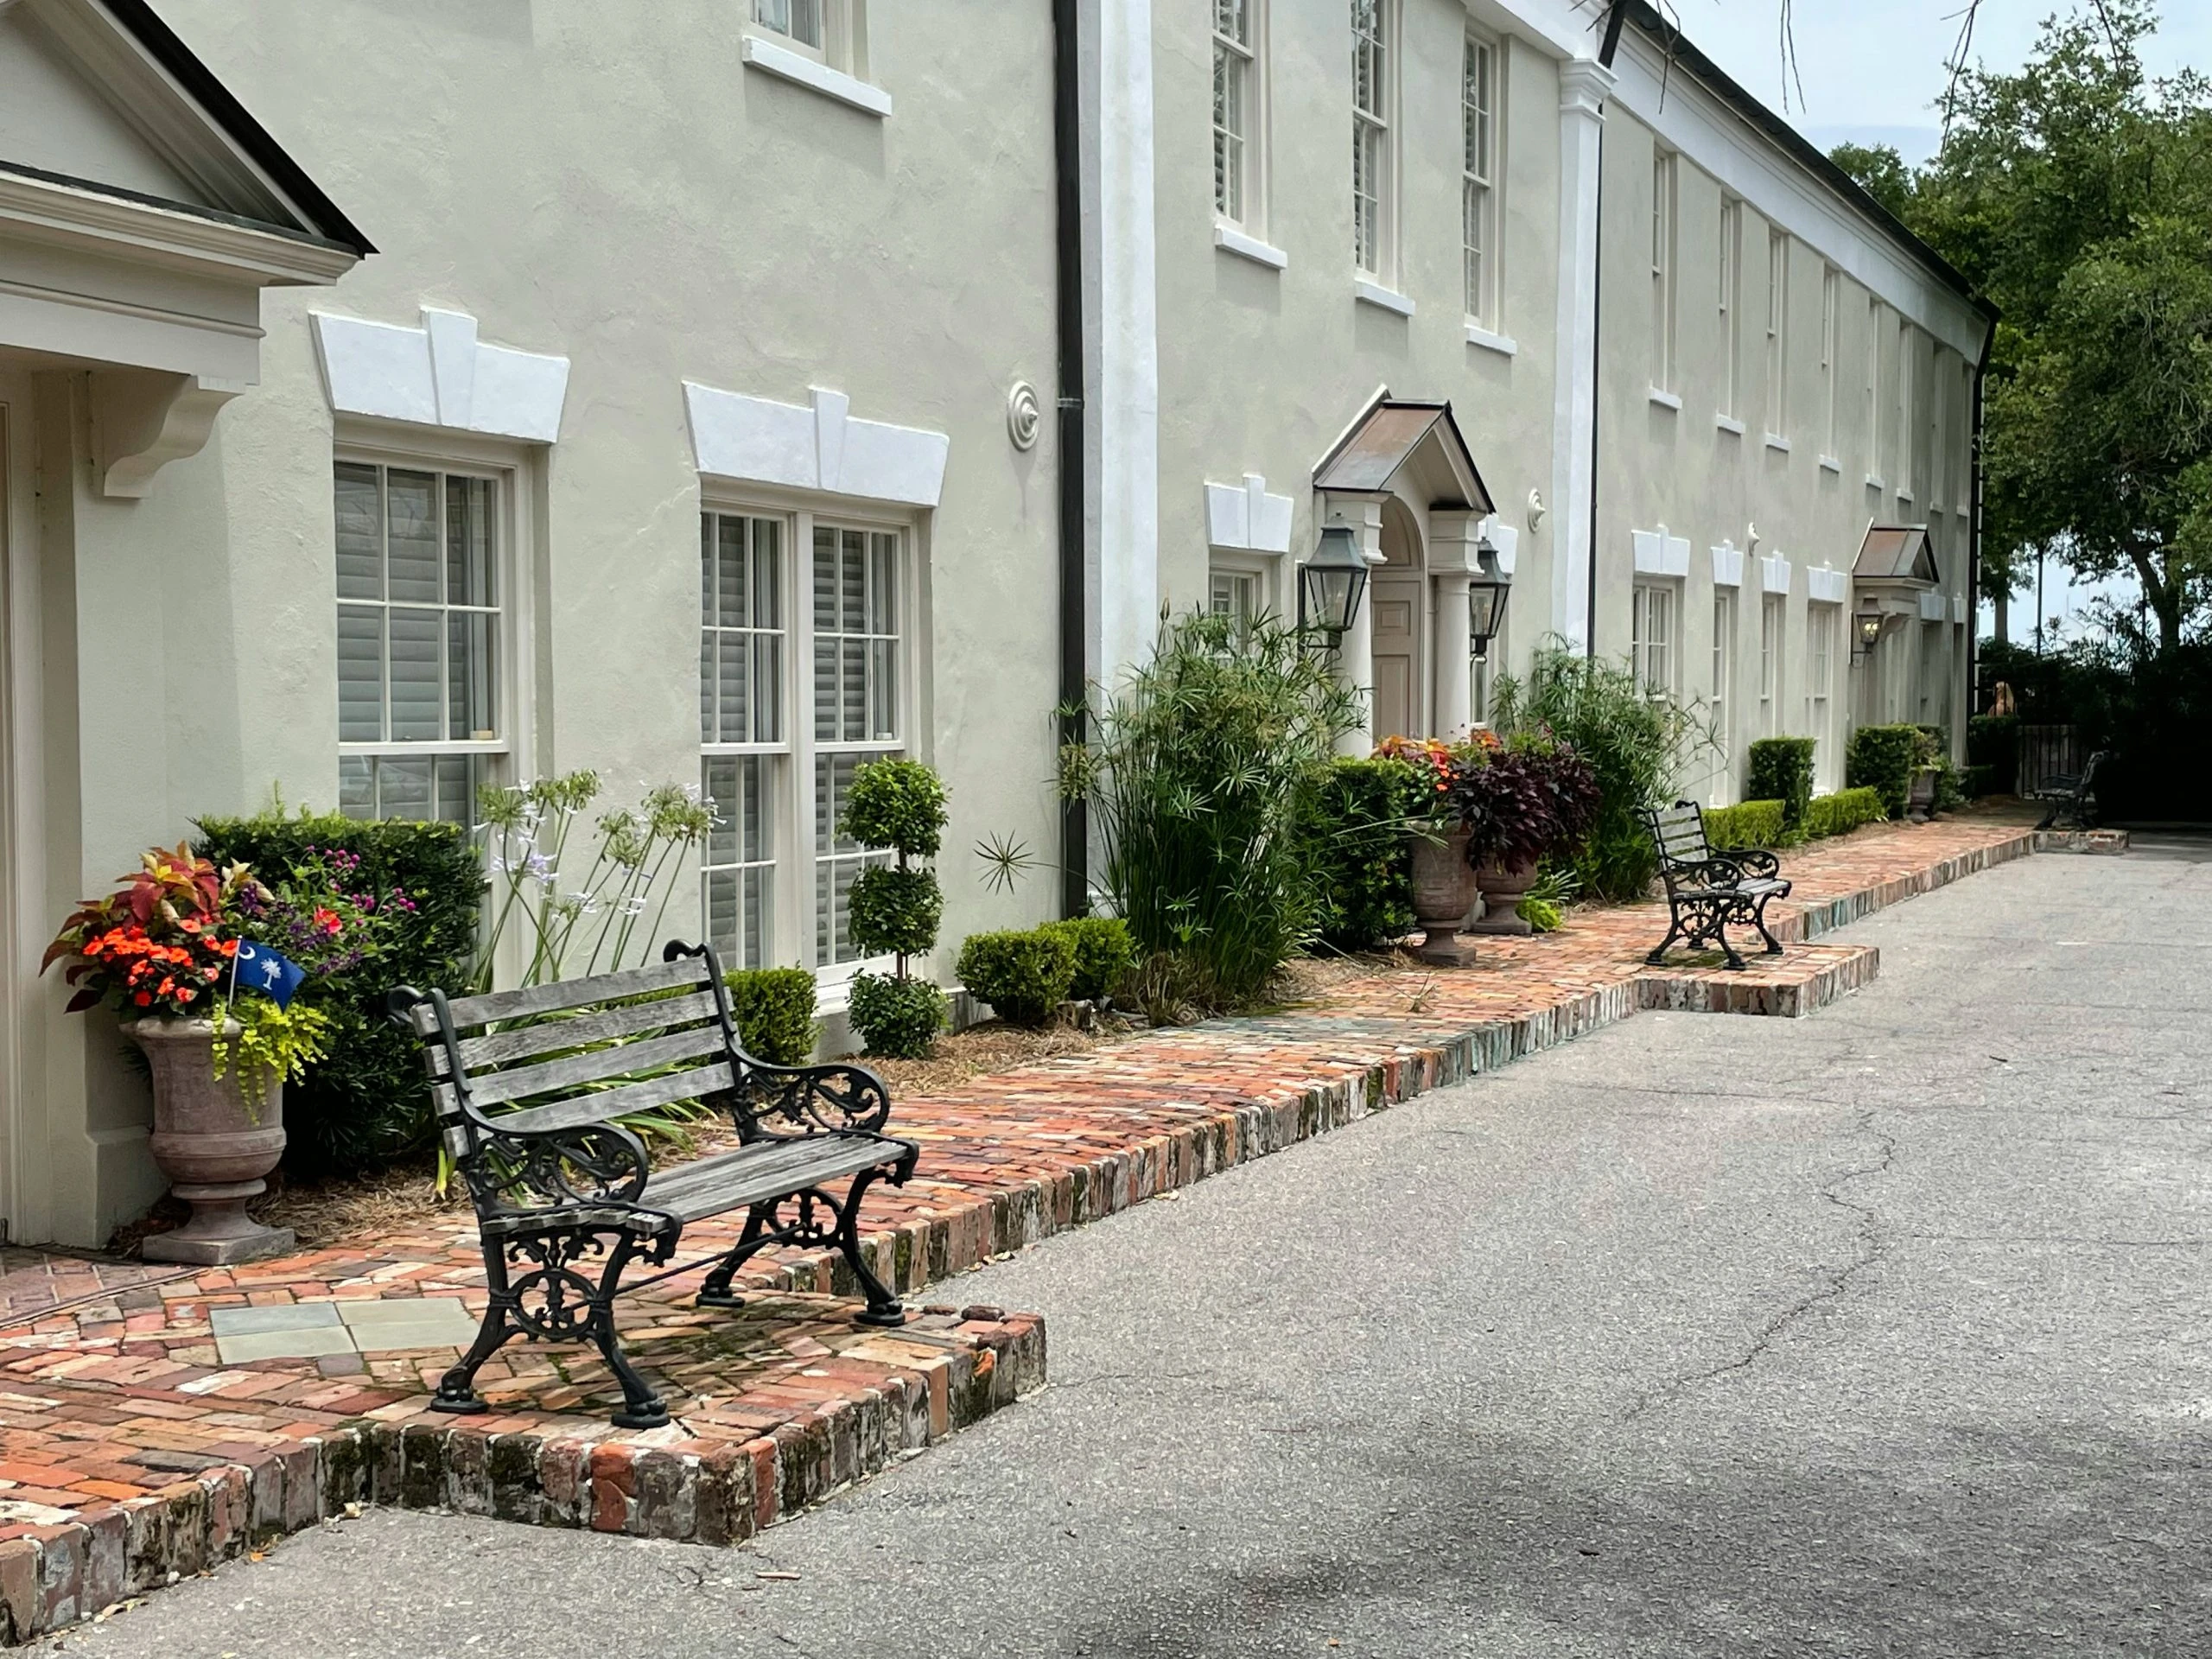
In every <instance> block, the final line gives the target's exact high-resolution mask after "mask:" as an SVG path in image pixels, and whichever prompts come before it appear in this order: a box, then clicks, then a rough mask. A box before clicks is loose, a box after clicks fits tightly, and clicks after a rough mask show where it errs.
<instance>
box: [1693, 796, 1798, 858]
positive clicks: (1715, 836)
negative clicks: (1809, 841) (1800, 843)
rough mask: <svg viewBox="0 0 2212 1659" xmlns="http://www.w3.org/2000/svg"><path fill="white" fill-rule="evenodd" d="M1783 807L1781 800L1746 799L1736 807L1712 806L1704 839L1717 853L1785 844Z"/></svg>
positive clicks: (1708, 811)
mask: <svg viewBox="0 0 2212 1659" xmlns="http://www.w3.org/2000/svg"><path fill="white" fill-rule="evenodd" d="M1705 839H1706V842H1707V845H1709V846H1710V847H1712V849H1713V851H1715V852H1718V853H1727V852H1741V851H1744V850H1745V849H1750V848H1754V847H1756V848H1769V847H1778V846H1780V845H1781V844H1782V841H1783V810H1782V803H1781V802H1780V801H1745V802H1742V803H1741V804H1738V805H1735V806H1710V807H1707V809H1706V811H1705Z"/></svg>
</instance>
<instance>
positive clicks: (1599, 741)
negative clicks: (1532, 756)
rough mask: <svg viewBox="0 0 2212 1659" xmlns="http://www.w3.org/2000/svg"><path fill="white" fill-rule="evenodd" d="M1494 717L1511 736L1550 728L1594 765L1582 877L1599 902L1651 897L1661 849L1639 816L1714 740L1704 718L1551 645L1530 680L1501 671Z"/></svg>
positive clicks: (1666, 795)
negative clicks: (1594, 808) (1591, 819)
mask: <svg viewBox="0 0 2212 1659" xmlns="http://www.w3.org/2000/svg"><path fill="white" fill-rule="evenodd" d="M1491 723H1492V724H1494V725H1495V726H1496V727H1497V729H1498V730H1499V731H1501V732H1504V733H1507V734H1512V733H1516V732H1521V731H1531V730H1538V729H1541V730H1546V731H1548V732H1550V733H1551V734H1553V735H1554V736H1555V737H1558V738H1560V739H1562V740H1564V741H1566V742H1567V743H1569V744H1571V745H1573V748H1574V751H1575V753H1577V754H1579V755H1580V756H1581V758H1582V759H1583V760H1585V761H1586V762H1588V763H1589V766H1590V769H1591V771H1592V773H1593V774H1595V776H1596V779H1597V782H1598V791H1599V807H1598V817H1597V822H1596V823H1595V825H1594V826H1593V827H1592V829H1591V832H1590V836H1589V838H1588V839H1587V840H1586V842H1583V844H1582V848H1581V850H1580V851H1579V852H1578V853H1576V854H1575V855H1574V859H1573V868H1574V872H1575V874H1576V876H1577V878H1578V879H1579V880H1580V882H1581V885H1582V887H1583V889H1584V890H1585V891H1586V892H1587V893H1590V894H1591V895H1592V896H1593V897H1595V898H1599V899H1613V900H1622V899H1641V898H1643V894H1644V892H1645V889H1647V888H1648V887H1649V886H1650V885H1651V878H1652V875H1653V874H1654V873H1655V872H1656V870H1657V868H1658V855H1657V853H1656V851H1654V850H1653V848H1652V845H1651V832H1650V831H1649V829H1645V828H1644V824H1643V819H1642V818H1641V817H1638V816H1637V815H1638V814H1639V813H1640V812H1641V811H1642V810H1643V809H1644V808H1646V807H1650V806H1660V805H1663V804H1666V803H1667V802H1669V801H1671V800H1673V799H1674V798H1675V784H1676V782H1677V781H1678V779H1679V778H1680V775H1681V768H1682V766H1683V765H1684V763H1685V762H1686V761H1687V760H1688V758H1689V755H1690V753H1691V751H1692V750H1693V749H1694V748H1695V747H1701V746H1702V745H1704V744H1707V743H1709V742H1710V741H1711V740H1710V735H1709V734H1704V733H1701V732H1700V728H1699V726H1698V723H1697V721H1696V719H1695V717H1694V715H1692V714H1691V713H1690V711H1689V710H1688V709H1685V708H1684V707H1683V706H1682V705H1681V703H1680V702H1676V701H1675V700H1674V699H1673V698H1671V697H1666V696H1651V695H1648V694H1647V693H1646V691H1645V690H1644V688H1643V686H1641V685H1639V684H1638V683H1637V678H1636V676H1635V675H1634V674H1633V673H1632V672H1630V670H1629V669H1628V667H1627V666H1626V665H1625V664H1621V663H1609V662H1606V661H1605V660H1603V659H1602V658H1594V657H1585V656H1582V655H1580V653H1579V652H1572V651H1568V650H1565V649H1563V648H1560V647H1557V646H1553V645H1548V646H1546V647H1545V648H1544V649H1543V650H1541V651H1539V652H1537V653H1536V660H1535V665H1534V666H1533V667H1532V668H1531V669H1530V670H1529V678H1528V681H1527V683H1525V684H1524V683H1522V682H1521V681H1519V680H1516V679H1515V678H1514V677H1512V676H1511V675H1510V674H1502V675H1500V676H1499V677H1498V679H1497V686H1496V688H1495V689H1494V690H1493V691H1492V693H1491Z"/></svg>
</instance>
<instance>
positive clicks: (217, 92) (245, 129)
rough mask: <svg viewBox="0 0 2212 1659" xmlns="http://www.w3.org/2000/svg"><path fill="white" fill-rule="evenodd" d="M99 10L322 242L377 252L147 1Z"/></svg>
mask: <svg viewBox="0 0 2212 1659" xmlns="http://www.w3.org/2000/svg"><path fill="white" fill-rule="evenodd" d="M99 4H100V6H101V7H102V8H103V9H104V10H105V11H106V12H107V14H108V15H109V16H111V17H112V18H113V19H114V20H115V22H116V24H117V26H118V28H120V29H123V30H124V31H125V32H126V33H127V34H129V35H130V37H131V38H132V39H133V40H135V41H137V42H138V44H139V45H140V46H142V47H143V48H145V50H146V54H147V55H148V56H149V57H151V58H152V59H153V60H155V61H156V63H158V64H160V65H161V67H162V68H163V69H165V70H167V71H168V73H170V74H171V75H172V76H174V77H175V79H176V81H177V84H178V85H179V86H182V87H183V88H184V90H185V92H187V93H188V94H189V95H190V97H191V98H192V99H193V100H194V102H196V103H197V104H198V105H200V108H201V109H202V110H204V111H207V117H208V118H209V119H210V120H211V121H213V122H214V124H216V125H217V126H219V127H220V128H221V129H222V130H223V132H224V134H225V136H226V137H228V138H229V139H230V141H231V142H232V143H234V144H236V145H237V146H238V149H240V150H242V151H244V152H245V155H246V156H247V157H248V158H249V159H251V161H252V162H253V163H254V164H255V165H256V166H257V167H258V168H261V170H262V171H263V172H264V173H265V174H267V175H269V177H270V180H271V181H273V182H274V183H275V184H276V186H277V188H278V189H279V190H281V191H282V192H283V194H284V195H285V196H286V198H288V199H289V200H290V202H291V203H292V205H293V206H294V207H296V208H298V209H299V211H300V212H301V213H302V215H303V216H304V217H305V218H306V219H308V227H309V229H310V230H311V231H312V232H314V233H315V235H316V236H319V237H321V238H323V239H324V240H326V241H329V242H334V243H337V244H338V245H340V246H342V247H347V248H351V249H352V250H353V251H354V252H355V253H357V254H360V255H362V256H364V257H366V256H367V255H369V254H372V253H374V252H375V251H377V250H376V246H375V245H374V244H373V243H372V242H371V241H370V240H369V239H368V238H367V237H365V236H364V235H363V234H362V233H361V231H360V229H359V226H356V225H355V224H354V223H353V220H352V219H348V218H346V214H345V213H344V212H343V211H341V210H340V207H339V206H338V204H337V203H336V202H334V201H333V200H331V199H330V198H329V197H328V196H327V195H326V194H323V190H322V187H321V185H319V184H317V183H316V182H315V181H314V180H313V179H311V178H309V177H308V172H307V169H306V168H303V167H302V166H301V165H300V164H299V163H298V162H296V161H294V160H293V159H292V157H291V156H289V154H287V153H286V151H285V149H284V147H283V145H282V144H279V143H277V140H276V139H275V138H273V137H270V132H269V130H268V129H267V128H266V127H264V126H263V125H262V124H261V123H260V122H258V121H257V120H255V119H254V118H253V117H252V116H251V114H249V113H248V112H247V111H246V108H245V105H243V104H241V103H239V102H238V99H236V98H235V97H233V96H232V93H231V90H230V88H228V87H227V86H224V85H223V83H222V82H221V81H220V80H219V79H216V77H215V73H214V72H213V70H211V69H210V68H208V67H207V65H206V64H204V63H202V62H201V61H200V59H199V57H198V55H197V54H194V51H193V50H192V48H190V47H188V46H187V45H186V44H185V43H184V42H183V41H182V40H181V39H180V38H178V36H177V35H176V32H175V30H173V29H170V28H169V26H168V24H167V23H165V22H162V20H161V19H160V18H159V17H158V16H155V14H154V11H153V9H152V8H151V7H150V6H149V5H148V4H147V3H146V0H99Z"/></svg>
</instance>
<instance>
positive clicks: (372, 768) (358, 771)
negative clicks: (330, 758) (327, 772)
mask: <svg viewBox="0 0 2212 1659" xmlns="http://www.w3.org/2000/svg"><path fill="white" fill-rule="evenodd" d="M338 810H340V812H342V813H344V814H345V815H346V817H349V818H373V817H376V815H377V763H376V762H375V761H374V760H371V759H370V758H369V757H368V756H367V755H365V754H341V755H340V756H339V757H338Z"/></svg>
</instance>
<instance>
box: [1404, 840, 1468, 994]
mask: <svg viewBox="0 0 2212 1659" xmlns="http://www.w3.org/2000/svg"><path fill="white" fill-rule="evenodd" d="M1476 892H1477V889H1476V887H1475V872H1474V868H1473V867H1472V866H1471V865H1470V864H1469V863H1468V862H1467V832H1466V831H1465V829H1456V830H1454V831H1452V833H1451V834H1450V835H1448V836H1436V835H1433V834H1432V835H1428V836H1419V835H1417V836H1414V916H1415V917H1416V918H1418V919H1419V921H1420V925H1421V931H1422V932H1423V933H1425V934H1426V935H1427V938H1426V939H1425V940H1423V941H1422V944H1421V948H1420V950H1418V951H1417V952H1416V953H1415V954H1416V955H1418V956H1419V957H1421V960H1422V961H1423V962H1433V963H1436V964H1437V965H1438V966H1439V967H1442V968H1464V967H1465V966H1466V965H1467V964H1468V963H1471V962H1472V961H1473V960H1474V959H1475V947H1474V946H1473V945H1471V944H1466V943H1465V941H1463V940H1462V939H1461V938H1459V930H1460V929H1461V928H1463V927H1465V925H1466V923H1467V913H1468V912H1470V911H1471V910H1473V909H1474V907H1475V897H1476Z"/></svg>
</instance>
